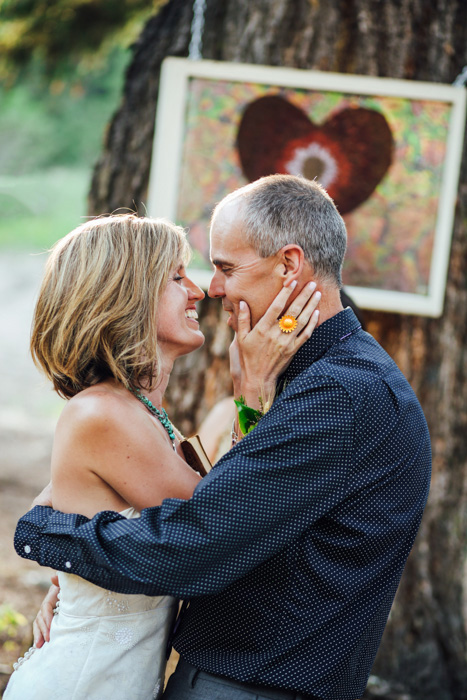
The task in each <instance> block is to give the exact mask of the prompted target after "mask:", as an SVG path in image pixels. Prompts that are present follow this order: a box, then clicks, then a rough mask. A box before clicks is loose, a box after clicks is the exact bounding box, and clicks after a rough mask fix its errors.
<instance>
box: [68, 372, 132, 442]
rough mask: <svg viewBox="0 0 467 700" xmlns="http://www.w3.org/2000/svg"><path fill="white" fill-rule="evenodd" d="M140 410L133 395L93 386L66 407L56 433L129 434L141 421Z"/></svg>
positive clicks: (74, 398) (71, 400)
mask: <svg viewBox="0 0 467 700" xmlns="http://www.w3.org/2000/svg"><path fill="white" fill-rule="evenodd" d="M140 414H141V411H139V407H138V406H137V405H136V404H135V403H134V401H133V400H132V398H131V396H130V395H129V394H128V396H126V395H124V394H122V393H120V392H115V391H112V390H109V389H108V388H107V387H105V386H102V387H101V386H99V385H97V386H94V387H90V388H89V389H85V390H84V391H80V392H79V394H76V395H75V396H74V397H73V398H72V399H70V400H69V401H68V402H67V404H66V406H65V407H64V409H63V411H62V414H61V416H60V419H59V421H58V424H57V434H56V437H57V435H58V434H60V433H62V432H66V433H68V432H69V431H72V432H73V433H76V435H82V433H83V432H85V433H86V434H88V435H92V434H99V435H101V436H102V431H104V432H107V431H111V430H116V431H121V430H124V432H126V430H127V428H128V427H130V426H131V425H132V424H133V423H134V422H136V421H138V419H140V417H141V416H140Z"/></svg>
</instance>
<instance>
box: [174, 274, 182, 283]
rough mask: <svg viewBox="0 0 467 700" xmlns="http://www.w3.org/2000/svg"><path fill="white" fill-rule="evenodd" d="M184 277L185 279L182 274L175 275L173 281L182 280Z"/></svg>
mask: <svg viewBox="0 0 467 700" xmlns="http://www.w3.org/2000/svg"><path fill="white" fill-rule="evenodd" d="M182 279H183V277H181V276H180V275H175V277H174V278H173V281H174V282H180V280H182Z"/></svg>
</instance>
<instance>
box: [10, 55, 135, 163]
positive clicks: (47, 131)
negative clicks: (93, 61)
mask: <svg viewBox="0 0 467 700" xmlns="http://www.w3.org/2000/svg"><path fill="white" fill-rule="evenodd" d="M128 56H129V53H128V52H127V51H124V50H122V49H120V50H117V49H114V51H113V52H112V54H111V55H110V56H109V57H108V60H107V62H106V64H105V65H104V66H103V67H102V68H101V69H99V70H95V71H93V72H91V73H88V74H85V75H80V74H79V72H78V73H77V74H74V75H72V76H70V78H69V79H68V80H58V79H56V80H54V81H52V82H51V83H50V85H47V84H46V83H45V82H44V81H43V80H42V77H43V69H42V65H41V64H40V63H39V65H37V64H32V65H31V67H30V68H29V69H28V70H27V71H26V72H25V73H24V74H23V79H22V81H21V82H20V83H18V84H17V85H15V86H14V87H13V88H11V89H10V90H7V89H5V88H1V87H0V102H1V105H2V109H1V110H0V153H1V154H2V158H1V174H2V175H15V176H17V175H20V174H22V173H30V172H34V171H37V170H39V169H42V168H50V167H57V166H63V165H72V166H84V165H87V166H90V165H91V164H92V163H93V161H94V159H95V156H96V153H98V152H99V151H100V149H101V143H102V134H103V131H104V127H105V125H106V123H107V122H108V120H109V118H110V117H111V115H112V111H113V110H114V109H115V106H116V104H117V100H118V96H119V95H120V92H121V86H122V81H123V73H124V66H125V64H126V62H127V60H128Z"/></svg>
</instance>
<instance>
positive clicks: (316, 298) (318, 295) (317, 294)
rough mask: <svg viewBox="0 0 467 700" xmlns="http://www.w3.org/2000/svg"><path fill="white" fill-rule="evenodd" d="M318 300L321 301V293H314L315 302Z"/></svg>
mask: <svg viewBox="0 0 467 700" xmlns="http://www.w3.org/2000/svg"><path fill="white" fill-rule="evenodd" d="M320 299H321V292H316V294H315V301H319V300H320Z"/></svg>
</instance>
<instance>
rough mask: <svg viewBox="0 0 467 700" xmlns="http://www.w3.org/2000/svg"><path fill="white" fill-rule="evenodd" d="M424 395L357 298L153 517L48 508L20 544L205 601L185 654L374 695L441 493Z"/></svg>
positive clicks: (138, 587)
mask: <svg viewBox="0 0 467 700" xmlns="http://www.w3.org/2000/svg"><path fill="white" fill-rule="evenodd" d="M430 465H431V450H430V439H429V435H428V430H427V426H426V422H425V418H424V416H423V413H422V410H421V408H420V405H419V403H418V401H417V399H416V397H415V395H414V393H413V391H412V389H411V388H410V386H409V384H408V382H407V381H406V379H405V378H404V376H403V375H402V374H401V372H400V371H399V369H398V368H397V366H396V365H395V363H394V362H393V361H392V360H391V358H390V357H389V356H388V355H387V354H386V353H385V352H384V350H383V349H382V348H381V347H380V346H379V345H378V343H376V341H375V340H374V339H373V338H372V337H371V336H370V335H368V334H367V333H365V332H364V331H362V330H361V329H360V327H359V324H358V321H357V319H356V317H355V315H354V313H353V312H352V311H351V309H345V310H344V311H342V312H341V313H339V314H337V315H336V316H334V317H333V318H331V319H330V320H328V321H326V322H325V323H323V324H322V325H321V326H320V327H319V328H318V329H317V330H315V332H314V334H313V336H312V337H311V339H310V340H309V341H308V342H307V343H306V344H305V345H304V346H303V347H302V348H301V349H300V350H299V352H298V353H297V355H296V356H295V357H294V359H293V361H292V363H291V364H290V366H289V368H288V369H287V371H286V373H285V375H284V377H283V383H282V391H281V393H280V395H279V397H278V398H277V399H276V401H275V402H274V404H273V406H272V408H271V409H270V411H269V412H268V413H267V414H266V416H265V417H264V418H262V419H261V421H260V423H259V424H258V426H257V427H256V428H255V430H254V431H253V432H252V433H250V434H249V435H248V436H247V437H245V438H244V439H243V440H242V441H241V442H240V443H238V445H236V446H235V447H234V448H233V449H232V450H231V451H230V452H229V453H228V454H227V455H225V456H224V457H223V458H222V459H221V460H220V461H219V462H218V463H217V464H216V466H215V467H214V468H213V470H212V472H211V473H210V474H209V475H208V476H207V477H205V479H204V480H203V481H202V482H201V483H200V484H199V486H198V487H197V488H196V491H195V494H194V496H193V497H192V498H191V499H190V500H189V501H182V500H178V499H168V500H166V501H164V503H163V504H162V506H160V507H157V508H148V509H146V510H144V511H143V513H142V517H141V518H140V519H139V520H125V519H124V518H123V517H122V516H120V515H118V514H116V513H113V512H109V511H106V512H103V513H99V514H98V515H96V516H95V517H94V518H93V519H92V520H91V521H89V520H88V519H87V518H85V517H83V516H81V515H70V514H63V513H60V512H58V511H53V510H52V509H50V508H43V507H36V508H34V509H33V510H32V511H30V512H29V513H27V514H26V515H25V516H24V517H23V518H22V519H21V520H20V521H19V524H18V527H17V531H16V536H15V546H16V550H17V552H18V554H20V555H21V556H23V557H26V558H28V559H34V560H36V561H38V562H39V563H40V564H43V565H47V566H51V567H54V568H57V569H60V570H62V571H68V572H71V573H74V574H78V575H79V576H82V577H83V578H85V579H88V580H89V581H92V582H93V583H96V584H98V585H100V586H103V587H105V588H109V589H111V590H114V591H119V592H123V593H145V594H148V595H158V594H172V595H175V596H178V597H180V598H185V599H189V600H190V604H189V607H188V609H187V610H186V611H185V612H184V614H183V615H182V618H181V621H180V625H179V627H178V629H177V632H176V634H175V638H174V646H175V648H176V649H177V650H178V651H179V652H180V654H181V655H182V657H183V658H184V659H185V660H186V661H188V662H190V663H191V664H194V665H195V666H198V667H199V668H201V669H203V670H205V671H208V672H211V673H215V674H219V675H223V676H227V677H230V678H234V679H237V680H239V681H246V682H254V683H256V684H263V685H268V686H274V687H278V688H287V689H293V690H295V691H297V692H302V693H305V694H307V695H309V697H310V698H320V699H325V700H355V698H358V697H360V695H361V694H362V693H363V691H364V688H365V685H366V682H367V678H368V675H369V673H370V669H371V666H372V664H373V660H374V657H375V654H376V651H377V648H378V645H379V642H380V639H381V635H382V632H383V629H384V625H385V623H386V620H387V617H388V614H389V610H390V607H391V604H392V601H393V598H394V595H395V592H396V589H397V586H398V583H399V579H400V576H401V573H402V570H403V567H404V564H405V561H406V559H407V556H408V554H409V552H410V549H411V547H412V544H413V541H414V538H415V535H416V532H417V530H418V527H419V524H420V519H421V516H422V512H423V509H424V506H425V502H426V499H427V495H428V489H429V480H430Z"/></svg>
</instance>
